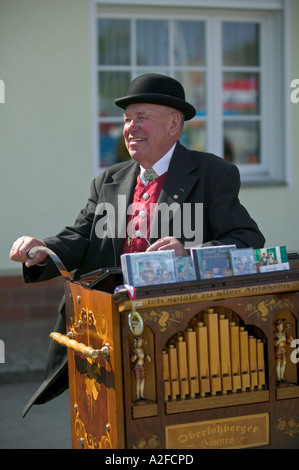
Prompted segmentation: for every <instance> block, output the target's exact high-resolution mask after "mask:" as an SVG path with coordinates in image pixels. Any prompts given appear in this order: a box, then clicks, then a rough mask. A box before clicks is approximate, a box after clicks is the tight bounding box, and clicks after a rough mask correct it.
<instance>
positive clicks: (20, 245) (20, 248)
mask: <svg viewBox="0 0 299 470" xmlns="http://www.w3.org/2000/svg"><path fill="white" fill-rule="evenodd" d="M35 246H47V245H46V244H45V243H44V242H43V241H42V240H38V239H37V238H33V237H28V236H23V237H20V238H18V239H17V240H16V241H15V242H14V244H13V245H12V248H11V250H10V253H9V257H10V259H11V260H12V261H18V262H19V263H25V266H26V267H27V268H29V267H30V266H34V265H35V264H38V263H45V262H46V259H47V257H48V256H47V255H46V254H45V253H36V255H35V257H34V258H28V251H29V250H31V248H33V247H35Z"/></svg>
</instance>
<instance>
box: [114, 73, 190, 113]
mask: <svg viewBox="0 0 299 470" xmlns="http://www.w3.org/2000/svg"><path fill="white" fill-rule="evenodd" d="M132 103H152V104H161V105H164V106H170V107H172V108H175V109H178V110H179V111H181V112H182V113H183V114H184V116H185V121H189V119H192V118H193V117H194V116H195V114H196V110H195V108H194V107H193V106H192V104H190V103H187V101H185V91H184V88H183V86H182V85H181V84H180V82H178V81H177V80H175V79H174V78H172V77H168V76H167V75H160V74H157V73H146V74H144V75H140V76H139V77H137V78H135V79H134V80H132V82H131V83H130V85H129V88H128V94H127V96H123V97H122V98H118V99H116V100H115V104H116V105H117V106H119V107H120V108H122V109H126V107H127V106H128V105H129V104H132Z"/></svg>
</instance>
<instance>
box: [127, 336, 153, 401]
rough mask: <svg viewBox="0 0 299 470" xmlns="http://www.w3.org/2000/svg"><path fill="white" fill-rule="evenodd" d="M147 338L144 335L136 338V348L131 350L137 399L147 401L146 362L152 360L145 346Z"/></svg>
mask: <svg viewBox="0 0 299 470" xmlns="http://www.w3.org/2000/svg"><path fill="white" fill-rule="evenodd" d="M144 346H145V340H144V338H143V337H142V336H136V337H135V338H134V349H133V350H132V351H131V361H132V363H133V371H134V374H135V378H136V401H139V402H140V401H146V399H145V398H144V384H145V375H146V365H145V363H146V362H148V363H149V362H150V361H151V358H150V356H149V355H148V354H147V352H146V350H145V348H144Z"/></svg>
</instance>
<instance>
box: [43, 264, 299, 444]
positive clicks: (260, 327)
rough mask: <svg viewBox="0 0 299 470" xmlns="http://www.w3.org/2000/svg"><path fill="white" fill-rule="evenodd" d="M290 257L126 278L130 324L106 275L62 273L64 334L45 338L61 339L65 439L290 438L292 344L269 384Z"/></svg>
mask: <svg viewBox="0 0 299 470" xmlns="http://www.w3.org/2000/svg"><path fill="white" fill-rule="evenodd" d="M296 268H297V266H295V268H293V269H291V270H289V271H283V272H272V273H264V274H256V275H248V276H238V277H237V276H234V277H229V278H221V279H213V280H202V281H192V282H188V283H177V284H167V285H160V286H148V287H142V288H141V287H140V288H137V289H136V298H135V302H134V306H135V309H136V311H137V312H138V315H139V316H140V317H141V319H142V321H143V331H142V334H140V332H139V333H138V332H137V331H136V332H135V331H134V328H132V325H129V321H128V317H129V315H130V313H131V311H132V301H131V300H130V297H129V296H128V292H127V291H126V289H122V288H120V289H119V290H118V291H117V292H116V293H114V288H115V287H116V286H118V285H121V284H122V278H121V277H120V276H119V275H118V274H114V273H113V272H112V273H111V272H109V273H108V271H107V274H108V275H106V277H105V275H104V276H103V275H100V276H98V275H97V274H95V275H90V276H89V277H86V278H85V279H82V281H81V282H78V281H70V280H67V281H66V288H65V291H66V309H67V331H68V334H67V336H65V337H59V335H57V334H54V338H53V339H55V340H56V341H59V342H61V343H63V344H65V345H67V346H69V349H68V359H69V383H70V402H71V410H70V412H71V427H72V445H73V448H80V447H81V448H98V449H107V448H113V449H117V448H119V449H120V448H128V449H149V448H150V449H174V448H175V449H192V448H197V449H201V448H207V449H216V448H218V449H219V448H248V447H249V448H254V447H259V448H277V449H278V448H283V449H286V448H289V449H291V448H297V449H298V448H299V375H298V361H299V353H298V344H297V343H296V342H295V346H294V343H292V346H291V344H289V343H290V341H286V343H287V344H286V349H287V354H286V356H287V362H286V369H285V374H284V380H285V382H281V383H278V382H277V375H276V360H277V358H276V356H275V337H274V328H275V324H276V323H277V320H281V321H280V323H282V321H284V325H285V326H284V330H288V331H287V332H286V333H287V338H291V337H292V338H293V339H296V338H299V329H298V328H299V327H298V325H299V270H298V269H296ZM275 322H276V323H275ZM137 323H138V322H137ZM278 323H279V322H278ZM52 336H53V334H52ZM138 339H139V340H140V342H138ZM136 348H139V350H140V349H142V350H143V360H144V362H145V363H146V370H145V381H144V398H143V399H142V398H141V399H137V398H138V397H137V393H138V392H137V386H136V384H137V381H139V382H138V383H140V380H141V381H142V377H141V378H140V376H139V378H138V376H137V373H135V372H136V371H135V370H134V362H136V361H135V360H136ZM296 348H297V349H296ZM146 358H148V361H145V359H146Z"/></svg>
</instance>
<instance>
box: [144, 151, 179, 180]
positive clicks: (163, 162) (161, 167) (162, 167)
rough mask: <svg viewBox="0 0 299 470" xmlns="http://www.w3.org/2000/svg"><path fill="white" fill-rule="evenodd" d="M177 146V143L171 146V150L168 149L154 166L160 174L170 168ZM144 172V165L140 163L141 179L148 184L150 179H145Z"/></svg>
mask: <svg viewBox="0 0 299 470" xmlns="http://www.w3.org/2000/svg"><path fill="white" fill-rule="evenodd" d="M175 146H176V143H175V144H174V145H173V146H172V147H171V149H170V150H168V152H167V153H166V154H165V155H164V156H163V157H162V158H160V160H158V161H157V162H156V163H154V165H153V166H152V169H153V170H155V172H156V173H157V175H158V176H161V175H163V174H164V173H166V171H167V170H168V167H169V163H170V160H171V157H172V154H173V152H174V148H175ZM144 172H145V168H143V166H141V165H140V179H141V181H142V183H143V184H145V185H146V184H147V183H148V181H145V180H144V178H143V174H144Z"/></svg>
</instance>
